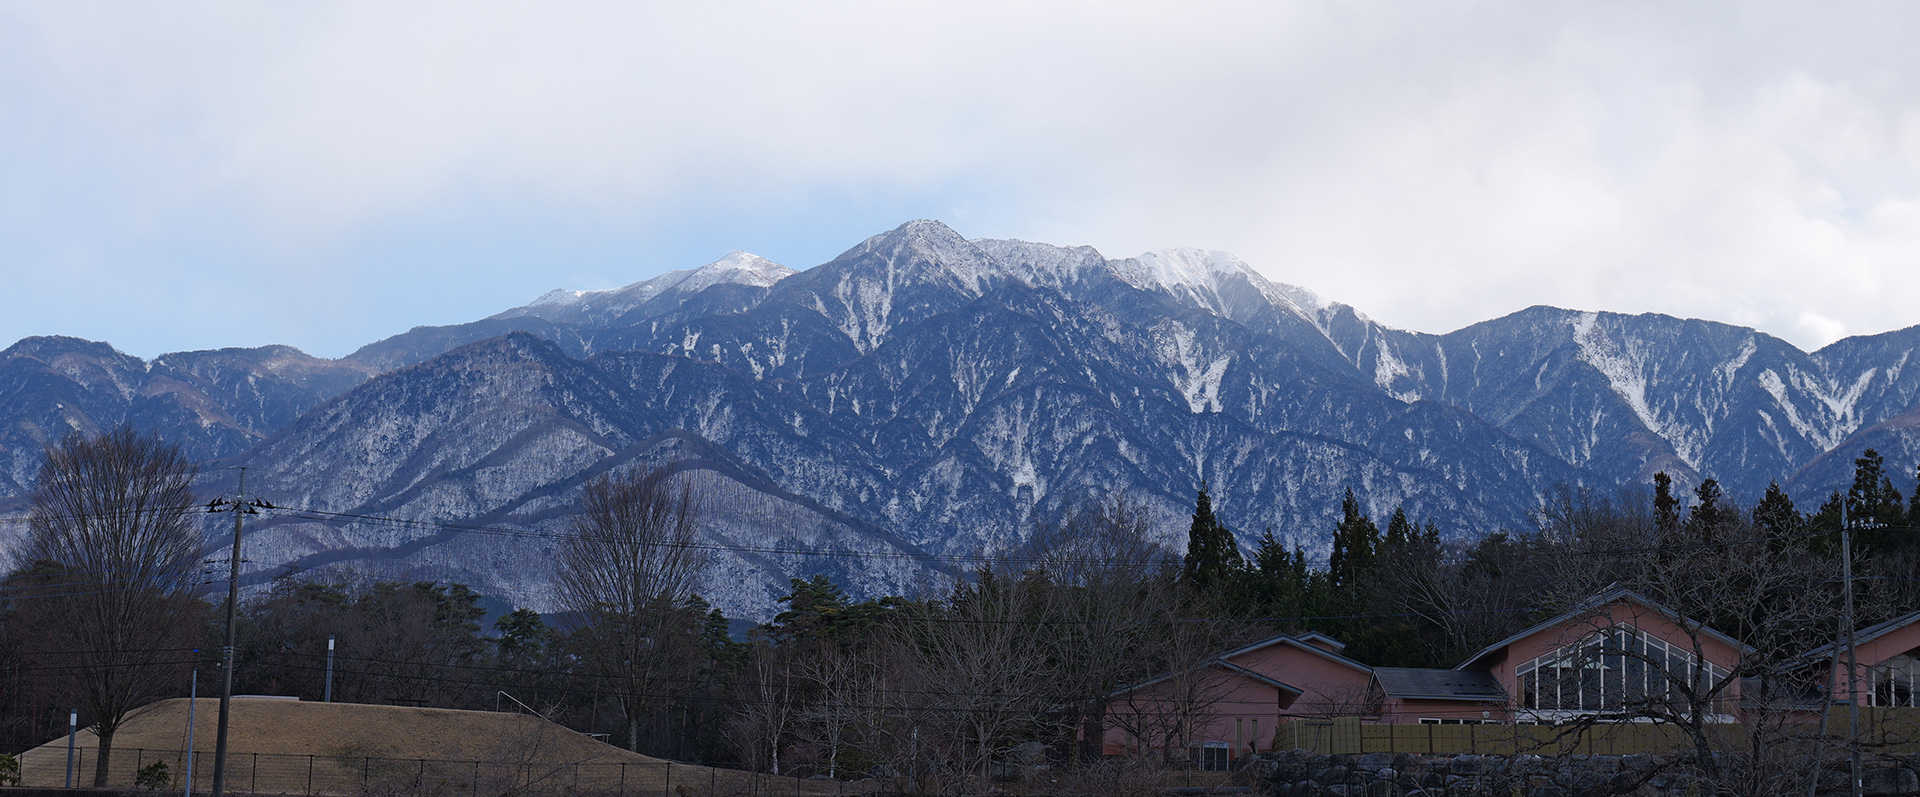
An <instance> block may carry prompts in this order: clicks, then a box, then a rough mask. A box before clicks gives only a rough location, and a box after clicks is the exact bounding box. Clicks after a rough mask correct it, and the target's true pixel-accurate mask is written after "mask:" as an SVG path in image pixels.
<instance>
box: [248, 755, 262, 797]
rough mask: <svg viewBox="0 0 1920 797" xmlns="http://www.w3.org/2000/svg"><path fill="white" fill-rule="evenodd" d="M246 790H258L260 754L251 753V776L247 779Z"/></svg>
mask: <svg viewBox="0 0 1920 797" xmlns="http://www.w3.org/2000/svg"><path fill="white" fill-rule="evenodd" d="M247 791H251V792H258V791H260V754H259V753H254V754H253V776H252V777H251V778H248V779H247Z"/></svg>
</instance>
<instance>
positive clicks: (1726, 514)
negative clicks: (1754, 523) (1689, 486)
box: [1687, 479, 1738, 540]
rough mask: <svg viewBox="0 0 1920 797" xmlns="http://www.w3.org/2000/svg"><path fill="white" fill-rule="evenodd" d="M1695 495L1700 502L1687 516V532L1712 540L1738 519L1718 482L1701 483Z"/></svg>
mask: <svg viewBox="0 0 1920 797" xmlns="http://www.w3.org/2000/svg"><path fill="white" fill-rule="evenodd" d="M1693 495H1694V497H1695V498H1697V499H1699V500H1698V501H1697V502H1696V503H1694V505H1693V509H1692V510H1691V511H1690V512H1689V513H1688V515H1687V531H1688V532H1689V533H1690V534H1692V535H1693V536H1694V537H1697V538H1700V539H1703V540H1711V539H1713V538H1714V536H1715V535H1716V534H1717V533H1718V532H1719V530H1720V529H1721V528H1722V527H1724V526H1726V525H1727V524H1729V523H1732V522H1733V521H1734V520H1735V519H1736V518H1737V517H1738V515H1737V514H1736V512H1735V509H1734V508H1733V507H1731V506H1728V505H1727V502H1726V493H1724V492H1721V490H1720V482H1718V481H1715V480H1713V479H1707V480H1705V481H1702V482H1700V486H1699V487H1698V488H1697V489H1695V490H1694V491H1693Z"/></svg>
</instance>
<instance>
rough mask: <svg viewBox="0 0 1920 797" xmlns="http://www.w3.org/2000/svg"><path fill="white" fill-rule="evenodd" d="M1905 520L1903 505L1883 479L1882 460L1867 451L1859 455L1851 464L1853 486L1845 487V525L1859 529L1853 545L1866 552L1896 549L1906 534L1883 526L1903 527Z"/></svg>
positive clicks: (1885, 473)
mask: <svg viewBox="0 0 1920 797" xmlns="http://www.w3.org/2000/svg"><path fill="white" fill-rule="evenodd" d="M1906 519H1907V510H1906V505H1905V504H1903V503H1902V502H1901V500H1900V491H1899V490H1896V489H1894V488H1893V479H1891V478H1889V477H1888V476H1887V461H1886V459H1885V458H1883V457H1881V456H1880V452H1878V451H1875V450H1873V449H1871V448H1869V449H1867V450H1866V451H1863V452H1861V453H1860V458H1859V459H1856V460H1854V461H1853V486H1852V487H1849V488H1847V523H1848V524H1850V525H1852V526H1853V527H1854V528H1856V529H1860V532H1859V533H1858V534H1856V535H1855V536H1854V545H1856V546H1858V550H1859V551H1862V552H1870V553H1885V552H1887V551H1890V550H1892V549H1894V548H1897V547H1899V546H1900V544H1901V543H1902V542H1905V540H1906V535H1905V534H1902V533H1900V532H1896V531H1893V530H1891V529H1889V528H1887V527H1889V526H1899V525H1903V524H1904V523H1905V522H1906Z"/></svg>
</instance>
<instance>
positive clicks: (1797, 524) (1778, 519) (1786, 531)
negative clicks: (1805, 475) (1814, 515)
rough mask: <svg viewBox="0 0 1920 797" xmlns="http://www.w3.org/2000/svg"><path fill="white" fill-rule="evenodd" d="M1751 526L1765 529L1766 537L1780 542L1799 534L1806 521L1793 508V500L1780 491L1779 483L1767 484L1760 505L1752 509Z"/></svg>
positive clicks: (1783, 491)
mask: <svg viewBox="0 0 1920 797" xmlns="http://www.w3.org/2000/svg"><path fill="white" fill-rule="evenodd" d="M1753 524H1754V525H1755V526H1759V527H1760V528H1762V529H1765V530H1766V532H1767V536H1768V537H1771V538H1773V539H1774V540H1776V541H1781V540H1784V538H1786V537H1789V536H1791V535H1793V534H1797V533H1799V531H1800V529H1802V528H1803V527H1805V526H1806V521H1805V519H1803V518H1801V517H1800V513H1799V512H1798V511H1796V510H1795V509H1794V508H1793V499H1792V498H1789V497H1787V493H1786V491H1785V490H1782V489H1780V483H1779V482H1770V483H1768V484H1767V494H1766V495H1763V496H1761V497H1760V503H1758V504H1755V505H1754V507H1753Z"/></svg>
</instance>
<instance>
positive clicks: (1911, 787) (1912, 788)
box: [1860, 767, 1920, 797]
mask: <svg viewBox="0 0 1920 797" xmlns="http://www.w3.org/2000/svg"><path fill="white" fill-rule="evenodd" d="M1860 793H1862V794H1871V795H1875V797H1887V795H1904V794H1914V793H1920V777H1916V776H1915V775H1914V772H1913V770H1911V769H1907V768H1906V767H1880V768H1877V769H1869V770H1866V771H1864V772H1861V773H1860Z"/></svg>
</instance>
